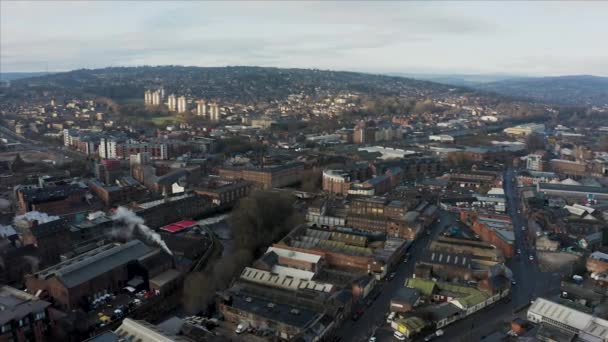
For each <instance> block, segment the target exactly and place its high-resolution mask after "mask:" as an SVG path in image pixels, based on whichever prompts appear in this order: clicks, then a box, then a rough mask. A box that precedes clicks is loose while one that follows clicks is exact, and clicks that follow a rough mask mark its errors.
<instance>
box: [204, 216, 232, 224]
mask: <svg viewBox="0 0 608 342" xmlns="http://www.w3.org/2000/svg"><path fill="white" fill-rule="evenodd" d="M228 217H230V215H228V214H221V215H218V216H213V217H208V218H206V219H204V220H200V221H198V223H200V224H203V225H206V226H209V225H212V224H216V223H218V222H222V221H224V220H225V219H227V218H228Z"/></svg>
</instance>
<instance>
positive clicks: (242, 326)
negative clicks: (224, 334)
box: [234, 323, 249, 334]
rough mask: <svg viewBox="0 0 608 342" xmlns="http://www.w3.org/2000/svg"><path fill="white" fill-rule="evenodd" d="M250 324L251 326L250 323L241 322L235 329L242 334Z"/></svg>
mask: <svg viewBox="0 0 608 342" xmlns="http://www.w3.org/2000/svg"><path fill="white" fill-rule="evenodd" d="M248 326H249V324H247V323H240V324H239V325H237V326H236V329H234V332H235V333H237V334H242V333H244V332H245V331H246V330H247V327H248Z"/></svg>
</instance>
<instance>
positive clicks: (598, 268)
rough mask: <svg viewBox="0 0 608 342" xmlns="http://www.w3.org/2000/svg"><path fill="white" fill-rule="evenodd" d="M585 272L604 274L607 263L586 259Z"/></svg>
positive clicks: (607, 266) (607, 267)
mask: <svg viewBox="0 0 608 342" xmlns="http://www.w3.org/2000/svg"><path fill="white" fill-rule="evenodd" d="M587 271H589V272H606V271H608V262H605V261H601V260H597V259H592V258H587Z"/></svg>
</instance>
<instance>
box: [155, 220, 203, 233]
mask: <svg viewBox="0 0 608 342" xmlns="http://www.w3.org/2000/svg"><path fill="white" fill-rule="evenodd" d="M195 224H196V221H188V220H184V221H179V222H175V223H171V224H168V225H166V226H164V227H162V228H161V229H160V230H164V231H166V232H169V233H177V232H181V231H182V230H184V229H187V228H190V227H192V226H194V225H195Z"/></svg>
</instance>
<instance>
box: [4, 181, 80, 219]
mask: <svg viewBox="0 0 608 342" xmlns="http://www.w3.org/2000/svg"><path fill="white" fill-rule="evenodd" d="M87 190H88V189H87V187H86V186H85V185H84V184H80V183H76V184H65V185H57V186H52V187H48V188H47V187H45V188H39V187H32V188H19V189H17V191H16V197H17V202H18V210H17V213H18V214H24V213H26V212H28V211H40V212H44V213H47V214H49V215H63V214H66V213H70V212H73V211H74V209H76V210H77V211H79V210H80V209H79V208H81V207H82V206H83V204H85V203H86V202H87V197H86V195H87Z"/></svg>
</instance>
